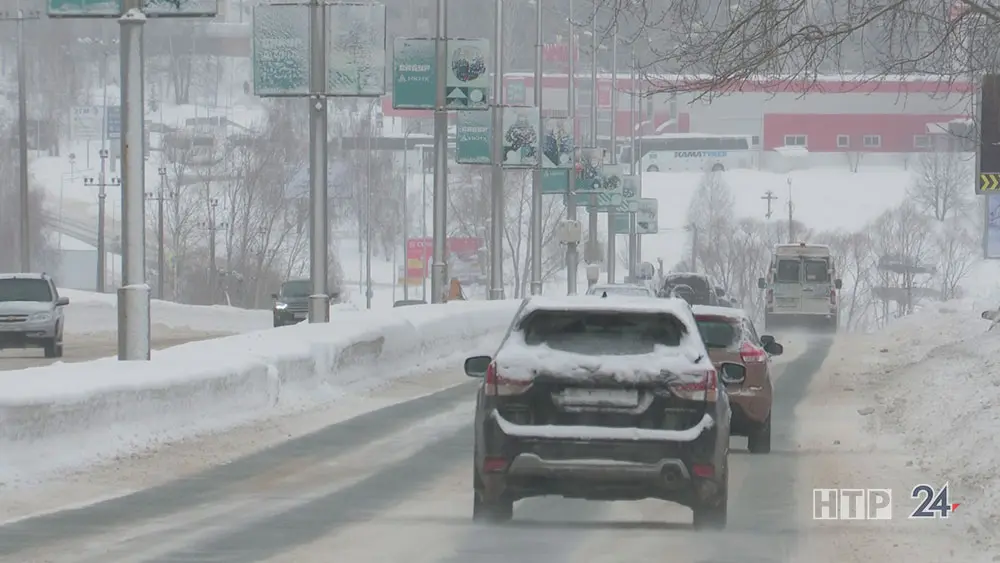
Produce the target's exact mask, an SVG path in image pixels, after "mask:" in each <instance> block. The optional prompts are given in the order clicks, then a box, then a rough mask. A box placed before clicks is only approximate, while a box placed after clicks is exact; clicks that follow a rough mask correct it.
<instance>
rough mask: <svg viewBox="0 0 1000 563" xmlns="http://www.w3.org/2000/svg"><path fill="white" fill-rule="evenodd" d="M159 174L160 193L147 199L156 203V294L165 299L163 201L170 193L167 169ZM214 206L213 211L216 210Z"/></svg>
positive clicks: (159, 170) (151, 194) (163, 168)
mask: <svg viewBox="0 0 1000 563" xmlns="http://www.w3.org/2000/svg"><path fill="white" fill-rule="evenodd" d="M157 173H158V174H159V175H160V192H159V194H158V195H157V194H155V193H153V192H146V199H147V200H150V201H155V202H156V233H157V235H156V239H157V240H156V244H157V252H156V279H157V284H156V294H157V297H158V298H159V299H163V292H164V289H163V288H164V286H165V285H166V280H165V278H166V274H165V272H166V266H165V263H166V260H165V259H164V254H163V246H164V243H163V241H164V226H163V201H164V200H166V199H170V197H171V196H170V193H169V192H168V191H167V167H166V166H160V167H159V168H158V169H157ZM214 207H215V206H214V205H213V209H214Z"/></svg>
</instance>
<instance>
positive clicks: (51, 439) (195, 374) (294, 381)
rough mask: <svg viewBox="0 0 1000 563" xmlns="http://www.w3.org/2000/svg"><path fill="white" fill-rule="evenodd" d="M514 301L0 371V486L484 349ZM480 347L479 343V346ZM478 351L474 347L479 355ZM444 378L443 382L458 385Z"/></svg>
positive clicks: (429, 308)
mask: <svg viewBox="0 0 1000 563" xmlns="http://www.w3.org/2000/svg"><path fill="white" fill-rule="evenodd" d="M518 305H519V302H518V301H503V302H464V303H449V304H447V305H418V306H412V307H405V308H399V309H395V310H393V311H387V312H384V313H376V312H343V313H339V314H338V315H337V316H336V317H335V318H334V319H333V321H332V322H331V323H330V324H324V325H309V324H299V325H295V326H288V327H283V328H279V329H274V330H267V331H261V332H253V333H247V334H240V335H236V336H230V337H226V338H220V339H214V340H209V341H201V342H192V343H189V344H184V345H180V346H176V347H173V348H169V349H166V350H162V351H156V352H153V358H152V361H150V362H119V361H117V360H116V359H112V358H108V359H102V360H96V361H92V362H85V363H75V364H58V363H57V364H54V365H51V366H46V367H39V368H32V369H25V370H18V371H9V372H3V373H2V374H0V484H2V483H4V482H8V483H13V482H18V481H22V480H24V479H26V478H30V477H38V476H39V474H42V473H51V472H52V471H59V470H64V469H70V468H74V467H79V466H82V465H85V464H89V463H93V462H95V461H99V460H101V459H105V458H108V457H109V456H117V455H122V454H125V453H128V452H133V451H137V450H142V449H146V448H148V447H150V446H152V445H155V444H157V443H162V442H164V441H169V440H177V439H181V438H185V437H189V436H192V435H195V434H198V433H204V432H210V431H219V430H223V429H226V428H230V427H232V426H234V425H237V424H241V423H245V422H248V421H251V420H256V419H261V418H266V417H268V416H273V415H275V414H280V413H281V412H287V411H289V410H294V409H299V408H303V407H307V406H310V405H317V404H320V403H324V402H330V401H334V400H336V399H337V398H338V397H340V396H343V395H345V394H348V393H355V392H358V391H366V390H370V389H372V388H374V387H377V386H379V385H382V384H385V383H386V382H388V381H391V380H394V379H398V378H402V377H407V376H411V375H414V374H415V372H418V371H420V370H423V369H427V368H429V367H433V366H434V365H435V364H438V363H440V362H443V361H447V360H451V359H455V358H454V357H455V356H466V355H475V353H482V352H485V353H491V352H493V351H494V348H493V347H495V346H496V344H497V342H498V340H499V337H500V336H501V335H502V333H503V331H504V330H505V329H506V328H507V326H508V324H509V322H510V319H511V317H512V315H513V314H514V312H515V310H516V308H517V306H518ZM486 346H488V347H486ZM484 347H485V348H484ZM463 380H464V378H463V376H462V374H461V373H460V372H458V371H456V373H455V382H456V383H459V382H461V381H463Z"/></svg>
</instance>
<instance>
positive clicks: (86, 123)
mask: <svg viewBox="0 0 1000 563" xmlns="http://www.w3.org/2000/svg"><path fill="white" fill-rule="evenodd" d="M103 109H104V108H101V107H98V106H75V107H73V108H72V110H71V111H70V122H69V134H70V136H71V137H72V138H73V140H75V141H99V140H100V139H101V133H102V132H103V131H102V129H103V125H104V123H103V120H104V115H103V113H104V111H103Z"/></svg>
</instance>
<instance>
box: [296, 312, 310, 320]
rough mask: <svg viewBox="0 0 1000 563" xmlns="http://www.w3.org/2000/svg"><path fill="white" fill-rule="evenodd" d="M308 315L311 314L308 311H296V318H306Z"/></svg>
mask: <svg viewBox="0 0 1000 563" xmlns="http://www.w3.org/2000/svg"><path fill="white" fill-rule="evenodd" d="M308 315H309V314H308V313H295V318H296V319H304V318H306V317H307V316H308Z"/></svg>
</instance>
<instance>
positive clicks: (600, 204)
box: [573, 175, 624, 212]
mask: <svg viewBox="0 0 1000 563" xmlns="http://www.w3.org/2000/svg"><path fill="white" fill-rule="evenodd" d="M586 181H588V182H590V183H592V184H593V185H599V186H601V188H600V190H593V191H583V190H581V189H580V187H581V186H580V180H577V191H576V193H575V194H573V195H574V198H573V201H574V202H575V203H576V206H577V207H588V208H591V207H596V209H597V210H598V211H601V212H615V211H617V210H618V208H619V207H621V205H622V201H623V200H624V198H623V194H622V180H621V177H620V176H615V175H609V176H602V177H601V178H600V179H598V180H597V181H595V180H592V179H591V180H586Z"/></svg>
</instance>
